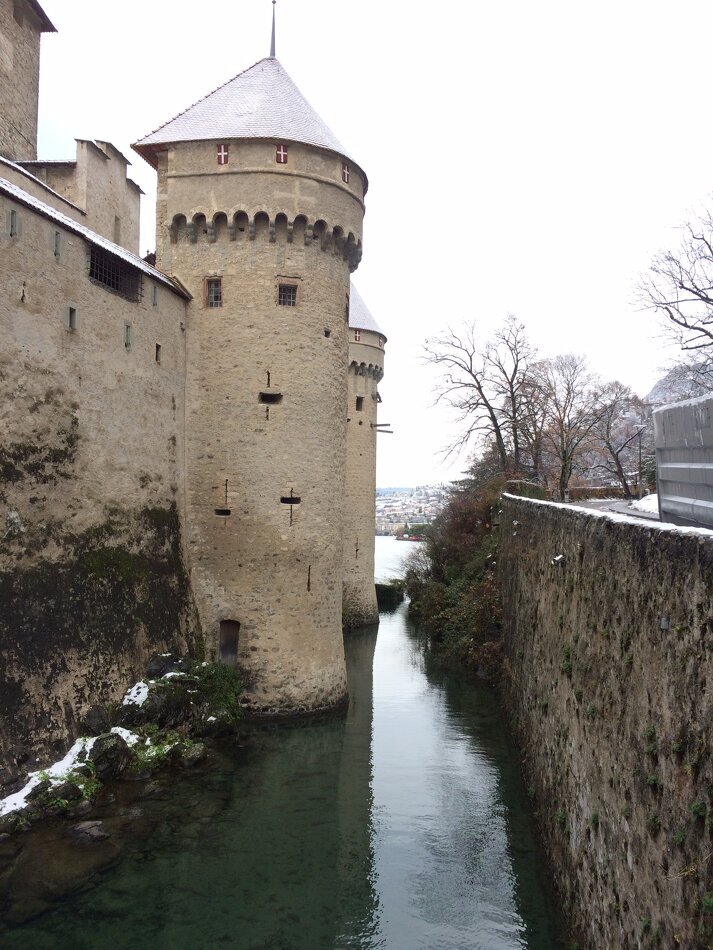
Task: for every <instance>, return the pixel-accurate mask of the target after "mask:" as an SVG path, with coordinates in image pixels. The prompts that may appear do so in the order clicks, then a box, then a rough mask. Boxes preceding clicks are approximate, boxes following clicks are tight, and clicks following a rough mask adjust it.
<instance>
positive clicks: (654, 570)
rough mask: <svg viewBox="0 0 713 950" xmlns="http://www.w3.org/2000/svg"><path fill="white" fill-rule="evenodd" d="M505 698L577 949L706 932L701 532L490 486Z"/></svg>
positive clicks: (695, 941) (704, 560)
mask: <svg viewBox="0 0 713 950" xmlns="http://www.w3.org/2000/svg"><path fill="white" fill-rule="evenodd" d="M499 569H500V574H501V580H502V584H503V598H504V636H505V652H506V661H505V663H506V672H507V686H506V689H507V691H508V694H509V699H510V702H511V705H512V709H513V713H514V719H515V722H516V728H517V730H518V732H519V736H520V740H521V744H522V748H523V754H524V763H525V770H526V773H527V775H528V780H529V782H530V784H531V788H532V793H533V795H534V797H535V799H536V802H537V804H538V810H539V815H540V819H541V825H542V830H543V836H544V840H545V844H546V847H547V850H548V852H549V854H550V857H551V859H552V863H553V866H554V868H555V872H556V877H557V881H558V885H559V888H560V890H561V892H562V895H563V897H564V901H565V903H566V904H567V905H568V910H569V913H570V917H571V919H572V920H573V922H574V923H575V925H576V926H577V927H578V928H579V929H580V931H581V933H582V935H583V937H584V942H585V945H587V946H590V947H593V948H594V947H596V948H601V947H612V948H614V947H617V948H618V947H622V948H624V947H644V946H665V947H676V946H681V947H709V946H711V935H713V894H712V893H711V892H713V857H712V855H713V842H712V841H711V838H712V835H713V829H712V826H711V805H712V804H713V800H712V793H713V767H712V763H711V741H710V740H711V731H712V727H713V719H712V717H711V712H712V707H713V694H712V692H711V686H710V685H709V684H713V676H712V674H713V660H712V657H711V651H710V644H711V630H712V626H713V586H712V581H713V533H711V532H707V531H701V530H696V529H668V530H666V529H662V528H660V527H657V526H655V525H651V526H649V525H647V524H644V523H641V522H634V521H631V520H628V519H626V518H624V517H617V516H611V517H607V516H598V515H597V514H596V513H589V512H585V511H583V510H581V509H573V508H570V507H567V506H564V505H555V504H551V503H547V502H540V501H534V500H529V499H522V498H514V497H512V496H505V497H504V499H503V505H502V521H501V551H500V562H499Z"/></svg>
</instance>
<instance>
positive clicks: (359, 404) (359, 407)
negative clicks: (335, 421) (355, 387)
mask: <svg viewBox="0 0 713 950" xmlns="http://www.w3.org/2000/svg"><path fill="white" fill-rule="evenodd" d="M356 411H357V412H363V411H364V397H363V396H357V397H356Z"/></svg>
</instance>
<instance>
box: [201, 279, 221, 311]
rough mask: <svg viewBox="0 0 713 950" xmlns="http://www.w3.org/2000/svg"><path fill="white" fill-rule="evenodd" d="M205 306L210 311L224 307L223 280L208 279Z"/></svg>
mask: <svg viewBox="0 0 713 950" xmlns="http://www.w3.org/2000/svg"><path fill="white" fill-rule="evenodd" d="M205 305H206V307H208V308H210V309H214V308H216V307H222V306H223V278H222V277H206V281H205Z"/></svg>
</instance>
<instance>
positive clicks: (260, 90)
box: [133, 57, 353, 167]
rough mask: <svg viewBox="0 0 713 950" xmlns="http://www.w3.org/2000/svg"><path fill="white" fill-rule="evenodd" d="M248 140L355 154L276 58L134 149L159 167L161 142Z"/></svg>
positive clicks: (249, 71) (231, 82) (216, 92)
mask: <svg viewBox="0 0 713 950" xmlns="http://www.w3.org/2000/svg"><path fill="white" fill-rule="evenodd" d="M247 138H249V139H277V140H278V141H284V142H301V143H303V144H305V145H314V146H316V147H317V148H324V149H327V150H328V151H330V152H335V153H336V154H337V155H341V156H343V157H344V158H350V156H349V153H348V152H347V151H346V150H345V149H344V146H343V145H342V144H341V142H340V141H339V140H338V139H337V137H336V136H335V134H334V133H333V132H332V130H331V129H330V128H328V126H326V125H325V124H324V122H323V121H322V120H321V119H320V117H319V116H318V115H317V113H316V112H315V111H314V109H313V108H312V106H311V105H310V104H309V103H308V102H307V100H306V99H305V97H304V96H303V95H302V93H301V92H300V91H299V89H298V88H297V86H296V85H295V84H294V82H293V81H292V79H290V77H289V75H288V74H287V72H286V71H285V69H284V67H283V66H282V64H281V63H280V62H279V61H278V60H277V59H274V58H272V57H266V58H265V59H261V60H260V61H259V62H257V63H255V65H254V66H251V67H250V68H249V69H246V70H245V71H244V72H242V73H239V74H238V75H237V76H235V77H234V78H233V79H230V80H228V82H226V83H225V84H224V85H222V86H219V87H218V88H217V89H215V90H214V91H213V92H211V93H209V94H208V95H207V96H205V97H204V98H203V99H200V100H199V101H198V102H196V103H194V104H193V105H192V106H189V107H188V109H186V110H185V112H181V113H180V114H179V115H177V116H176V117H175V118H173V119H170V120H169V121H168V122H166V123H164V125H162V126H160V127H159V128H158V129H156V130H155V131H154V132H151V134H150V135H147V136H146V137H145V138H143V139H140V140H139V141H138V142H136V144H135V145H134V146H133V148H134V149H135V150H136V151H137V152H138V153H139V155H141V156H143V158H145V159H146V161H147V162H149V164H151V165H153V166H154V167H156V157H155V151H156V146H160V145H168V144H170V143H173V142H199V141H205V140H215V139H247ZM350 160H351V161H353V159H350Z"/></svg>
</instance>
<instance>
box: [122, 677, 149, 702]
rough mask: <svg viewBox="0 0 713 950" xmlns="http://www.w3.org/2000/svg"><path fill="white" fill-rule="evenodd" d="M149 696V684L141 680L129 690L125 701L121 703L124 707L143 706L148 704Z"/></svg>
mask: <svg viewBox="0 0 713 950" xmlns="http://www.w3.org/2000/svg"><path fill="white" fill-rule="evenodd" d="M148 695H149V687H148V684H147V683H144V681H143V680H139V682H138V683H135V684H134V685H133V686H132V687H131V689H127V691H126V693H125V695H124V698H123V700H122V701H121V705H122V706H143V704H144V703H145V702H146V699H147V697H148Z"/></svg>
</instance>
